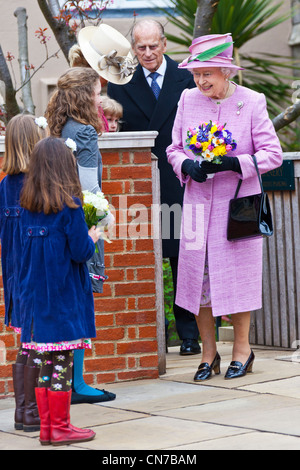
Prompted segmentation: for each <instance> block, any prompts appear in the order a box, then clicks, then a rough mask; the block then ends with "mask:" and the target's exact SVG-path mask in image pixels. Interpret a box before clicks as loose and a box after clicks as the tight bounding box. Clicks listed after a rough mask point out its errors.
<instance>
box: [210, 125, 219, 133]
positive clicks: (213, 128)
mask: <svg viewBox="0 0 300 470" xmlns="http://www.w3.org/2000/svg"><path fill="white" fill-rule="evenodd" d="M217 130H218V128H217V126H216V125H213V126H212V128H211V130H210V132H211V133H212V134H214V133H215V132H217Z"/></svg>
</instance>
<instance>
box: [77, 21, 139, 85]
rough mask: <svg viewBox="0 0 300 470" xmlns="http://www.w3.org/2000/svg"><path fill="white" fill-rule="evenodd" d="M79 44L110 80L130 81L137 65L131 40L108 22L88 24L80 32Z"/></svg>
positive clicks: (121, 83)
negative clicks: (98, 24) (132, 51)
mask: <svg viewBox="0 0 300 470" xmlns="http://www.w3.org/2000/svg"><path fill="white" fill-rule="evenodd" d="M78 44H79V46H80V49H81V52H82V54H83V55H84V57H85V59H86V60H87V62H88V63H89V64H90V66H91V67H92V68H93V69H94V70H96V72H98V74H99V75H100V76H101V77H103V78H105V80H107V81H108V82H111V83H115V84H117V85H124V84H125V83H128V82H130V80H131V78H132V75H133V73H134V71H135V68H136V66H137V62H136V61H135V60H134V59H133V56H132V54H131V52H130V48H131V47H130V42H129V41H128V40H127V39H126V38H125V36H123V34H121V33H120V32H119V31H117V30H116V29H114V28H112V27H111V26H109V25H107V24H100V26H86V27H85V28H82V29H81V30H80V31H79V33H78Z"/></svg>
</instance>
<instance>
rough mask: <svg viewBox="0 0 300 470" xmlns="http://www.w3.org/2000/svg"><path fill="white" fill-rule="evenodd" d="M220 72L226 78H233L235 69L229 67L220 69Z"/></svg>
mask: <svg viewBox="0 0 300 470" xmlns="http://www.w3.org/2000/svg"><path fill="white" fill-rule="evenodd" d="M220 70H221V72H222V74H223V75H224V76H225V77H226V78H233V77H234V76H235V75H236V73H237V71H236V69H232V68H230V67H221V69H220Z"/></svg>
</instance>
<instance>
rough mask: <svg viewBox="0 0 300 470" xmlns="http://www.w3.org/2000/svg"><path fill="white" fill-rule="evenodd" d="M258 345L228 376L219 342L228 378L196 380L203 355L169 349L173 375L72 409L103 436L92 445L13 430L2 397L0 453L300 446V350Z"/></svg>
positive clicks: (10, 405)
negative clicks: (240, 373)
mask: <svg viewBox="0 0 300 470" xmlns="http://www.w3.org/2000/svg"><path fill="white" fill-rule="evenodd" d="M253 349H254V352H255V355H256V360H255V363H254V367H253V373H252V374H248V375H247V376H246V377H244V378H241V379H235V380H231V381H225V380H224V373H225V371H226V369H227V367H228V364H229V362H230V360H231V344H230V343H219V345H218V350H219V353H220V355H221V357H222V364H221V372H222V373H221V375H220V376H215V377H213V378H212V379H211V380H209V381H207V382H205V383H204V384H196V383H194V382H193V375H194V372H195V370H196V368H197V366H198V364H199V361H200V356H188V357H181V356H179V348H178V347H173V348H169V353H168V354H167V373H166V374H165V375H163V376H161V377H160V378H159V379H157V380H139V381H132V382H123V383H119V384H112V385H107V386H105V388H106V389H108V390H110V391H114V392H115V393H116V394H117V398H116V400H114V401H113V402H109V403H107V404H103V405H102V404H99V405H98V404H94V405H87V404H81V405H73V406H72V407H71V417H72V420H71V421H72V424H74V425H75V426H79V427H88V428H92V429H93V430H94V431H95V432H96V434H97V435H96V438H95V439H94V440H93V441H90V442H87V443H85V444H82V443H81V444H77V445H70V446H63V447H59V448H57V447H52V446H47V447H42V446H41V445H40V443H39V439H38V432H36V433H24V432H23V431H15V430H14V426H13V415H14V400H13V399H12V398H6V399H2V400H0V450H14V449H18V450H83V449H86V450H88V449H92V450H102V451H103V452H104V451H106V453H103V455H109V456H110V458H114V457H113V456H114V452H113V451H117V450H121V451H133V452H132V455H134V451H137V450H144V451H148V452H150V451H155V450H156V451H160V450H161V451H169V452H170V453H172V451H177V455H178V452H179V453H180V452H182V455H184V454H185V452H184V451H191V452H189V454H191V455H197V452H194V453H193V452H192V451H197V450H223V449H226V450H249V449H250V450H259V449H261V450H299V449H300V363H299V359H300V354H299V356H298V355H297V353H296V352H293V351H284V350H274V349H270V348H263V347H261V348H260V347H254V348H253ZM146 453H147V452H146ZM116 455H117V453H116ZM103 458H104V457H103ZM105 458H106V457H105ZM118 458H119V457H118ZM191 458H192V457H191ZM100 463H104V464H105V463H108V462H106V461H104V460H103V461H102V462H100ZM111 463H114V462H111ZM115 463H117V462H115ZM119 463H120V462H119ZM148 463H150V462H148ZM190 463H196V462H195V461H192V462H190ZM130 466H134V465H133V463H132V465H130Z"/></svg>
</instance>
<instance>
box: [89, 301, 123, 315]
mask: <svg viewBox="0 0 300 470" xmlns="http://www.w3.org/2000/svg"><path fill="white" fill-rule="evenodd" d="M94 303H95V310H96V311H98V310H99V311H100V312H120V311H121V312H122V311H123V310H124V309H125V305H126V301H125V299H120V298H119V299H116V298H109V299H96V300H95V301H94Z"/></svg>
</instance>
